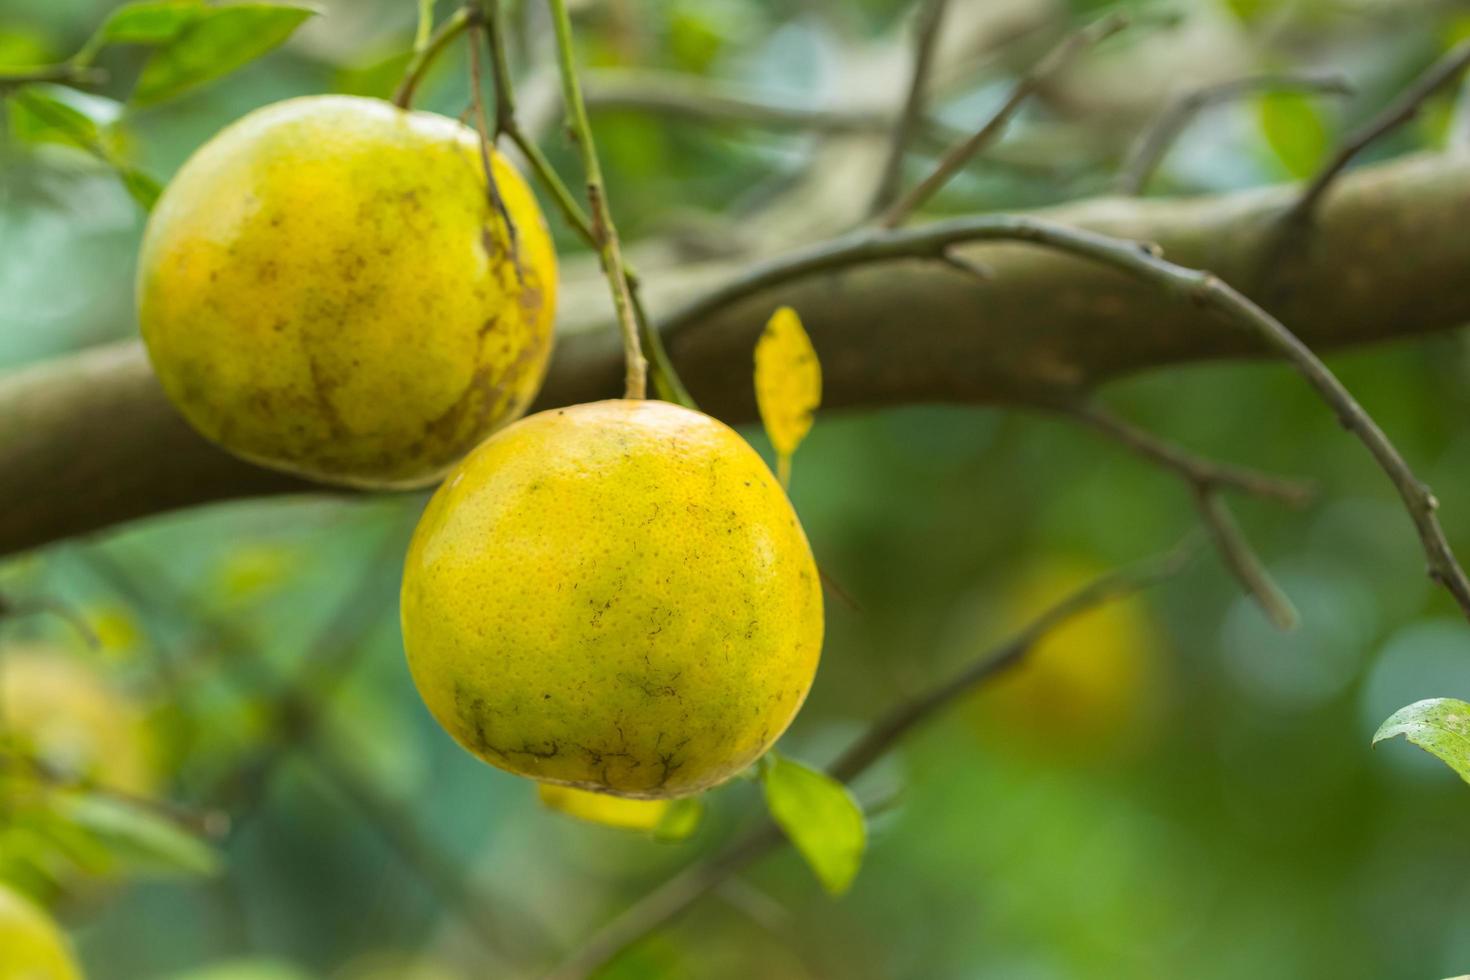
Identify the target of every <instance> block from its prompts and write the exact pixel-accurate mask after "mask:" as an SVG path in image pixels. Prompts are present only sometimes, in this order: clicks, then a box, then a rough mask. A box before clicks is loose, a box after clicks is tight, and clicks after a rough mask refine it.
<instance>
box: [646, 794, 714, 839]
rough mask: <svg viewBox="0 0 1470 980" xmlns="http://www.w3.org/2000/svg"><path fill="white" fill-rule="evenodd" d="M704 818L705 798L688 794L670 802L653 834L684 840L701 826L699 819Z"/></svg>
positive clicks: (659, 836)
mask: <svg viewBox="0 0 1470 980" xmlns="http://www.w3.org/2000/svg"><path fill="white" fill-rule="evenodd" d="M702 819H704V799H703V798H702V797H698V796H686V797H684V798H683V799H678V800H672V801H670V802H669V806H668V809H666V810H665V811H664V815H663V819H661V820H660V821H659V822H658V826H657V827H654V828H653V836H654V837H657V838H658V839H659V840H668V841H675V840H684V839H685V838H686V837H688V836H689V835H690V834H692V833H694V831H695V830H697V829H698V828H699V821H700V820H702Z"/></svg>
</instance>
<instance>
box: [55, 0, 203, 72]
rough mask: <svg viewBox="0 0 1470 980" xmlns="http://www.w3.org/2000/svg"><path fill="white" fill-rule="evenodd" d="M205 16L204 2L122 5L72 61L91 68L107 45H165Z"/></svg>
mask: <svg viewBox="0 0 1470 980" xmlns="http://www.w3.org/2000/svg"><path fill="white" fill-rule="evenodd" d="M208 12H209V8H208V7H206V6H205V5H204V2H203V0H139V2H138V3H129V4H124V5H123V6H121V7H119V8H117V9H116V10H114V11H113V12H112V13H111V15H109V16H108V18H107V19H106V20H105V21H103V22H102V26H101V27H99V28H97V31H96V33H94V34H93V35H92V36H91V37H90V38H88V39H87V43H86V44H84V45H82V49H81V50H80V51H78V52H77V53H76V55H75V56H73V58H72V61H73V62H74V63H75V64H78V65H87V64H91V62H92V59H93V58H95V57H96V56H97V52H98V51H101V50H102V49H103V48H105V47H106V46H107V45H109V44H166V43H168V42H169V41H172V40H173V39H174V38H176V37H178V36H179V34H181V33H182V32H183V30H184V28H186V27H188V26H189V25H190V24H192V23H194V21H196V20H198V19H199V17H200V16H201V15H203V14H207V13H208Z"/></svg>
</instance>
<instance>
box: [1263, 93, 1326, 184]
mask: <svg viewBox="0 0 1470 980" xmlns="http://www.w3.org/2000/svg"><path fill="white" fill-rule="evenodd" d="M1259 111H1260V118H1261V133H1262V135H1263V136H1265V138H1266V143H1267V145H1269V146H1270V147H1271V150H1272V152H1273V153H1275V155H1276V159H1277V160H1279V161H1280V162H1281V165H1282V167H1284V168H1285V169H1286V172H1287V173H1289V174H1290V175H1291V176H1293V177H1298V178H1302V177H1310V176H1311V175H1312V174H1314V173H1316V172H1317V169H1318V168H1319V167H1321V166H1322V161H1323V160H1324V159H1325V158H1326V156H1327V147H1328V135H1327V123H1326V122H1325V121H1324V120H1323V118H1322V112H1321V110H1320V109H1319V108H1318V106H1317V104H1316V103H1315V102H1313V101H1312V99H1311V98H1310V97H1308V96H1306V95H1303V94H1302V93H1300V92H1271V93H1268V94H1266V95H1263V96H1261V100H1260V104H1259Z"/></svg>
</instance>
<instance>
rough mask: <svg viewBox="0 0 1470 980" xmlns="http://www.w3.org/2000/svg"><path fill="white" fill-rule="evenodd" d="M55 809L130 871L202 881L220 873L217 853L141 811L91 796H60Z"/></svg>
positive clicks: (109, 798)
mask: <svg viewBox="0 0 1470 980" xmlns="http://www.w3.org/2000/svg"><path fill="white" fill-rule="evenodd" d="M53 806H54V809H55V812H56V813H57V815H58V816H60V817H62V818H63V819H65V820H67V821H68V822H70V823H72V824H74V825H75V826H77V827H79V828H80V829H82V830H84V831H85V832H86V833H87V834H88V835H89V836H90V837H91V838H93V839H94V840H96V841H97V843H98V844H100V845H101V846H102V847H103V848H104V849H105V850H106V851H107V852H108V854H109V855H111V856H112V858H113V859H114V860H116V861H117V862H118V863H119V864H122V865H125V866H127V867H129V868H131V869H134V870H138V871H157V872H176V873H177V872H182V873H185V874H200V875H208V874H214V873H215V872H217V871H218V870H219V867H220V858H219V855H218V854H217V853H216V852H215V850H214V848H212V847H210V846H209V845H208V844H206V843H205V842H204V841H202V840H200V839H199V838H198V837H195V836H194V835H193V834H191V833H189V832H187V831H185V830H183V829H182V828H180V827H179V826H178V825H177V824H175V823H173V822H172V821H170V820H168V819H166V818H164V817H162V816H160V815H158V814H155V813H153V812H151V811H149V810H146V809H144V808H142V807H141V806H134V805H131V804H129V803H126V802H123V801H120V800H116V799H113V798H111V797H107V796H100V795H96V794H89V793H66V794H58V796H57V797H56V798H55V802H54V804H53Z"/></svg>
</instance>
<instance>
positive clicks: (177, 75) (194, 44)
mask: <svg viewBox="0 0 1470 980" xmlns="http://www.w3.org/2000/svg"><path fill="white" fill-rule="evenodd" d="M316 13H317V10H316V9H315V8H313V7H307V6H302V5H299V4H282V3H240V4H231V5H229V6H224V7H206V8H204V11H203V12H202V13H201V14H199V15H197V16H196V17H195V18H194V20H193V22H192V23H190V24H189V25H188V26H187V27H186V28H185V29H184V30H183V31H182V32H180V33H179V34H178V36H176V37H174V38H173V39H172V40H171V41H169V43H168V44H166V45H164V46H163V47H162V48H160V49H159V50H158V51H156V52H154V54H153V57H151V58H150V59H148V64H147V65H145V66H144V68H143V74H142V75H141V76H140V77H139V78H138V84H137V87H136V88H134V89H133V102H134V104H136V105H152V104H154V103H158V102H163V101H165V100H167V99H172V98H174V97H176V96H178V95H180V94H182V93H184V92H186V91H188V90H189V89H191V88H194V87H196V86H199V85H202V84H204V83H205V82H209V81H213V80H214V79H216V78H219V77H220V76H222V75H227V74H229V73H230V72H232V71H234V70H235V69H236V68H239V67H240V66H242V65H244V64H247V63H248V62H250V61H253V60H255V59H256V58H258V57H260V56H261V55H263V54H265V53H266V52H267V51H269V50H271V49H272V48H274V47H276V46H277V45H279V44H280V43H282V42H283V41H285V40H286V38H288V37H290V36H291V34H292V33H293V32H294V31H295V30H296V28H298V27H300V26H301V25H302V24H303V23H304V22H305V21H306V19H307V18H309V17H311V16H312V15H314V14H316Z"/></svg>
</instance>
